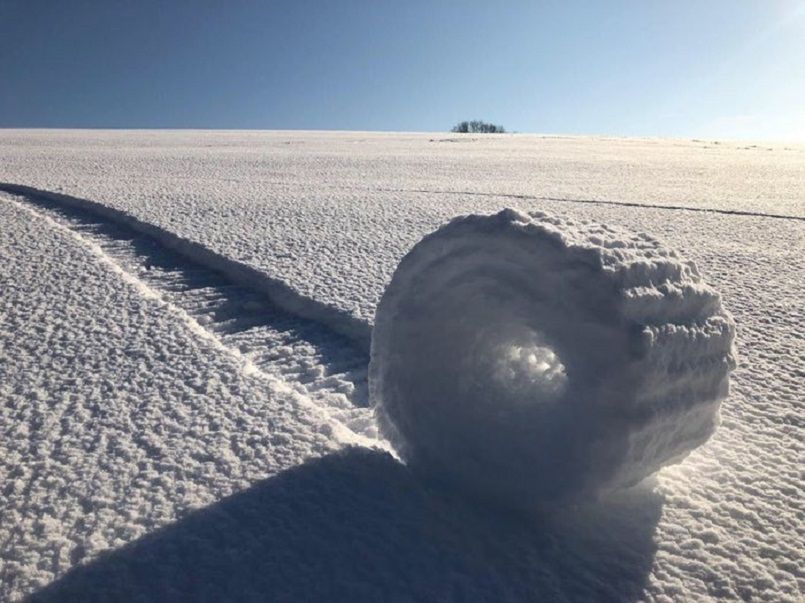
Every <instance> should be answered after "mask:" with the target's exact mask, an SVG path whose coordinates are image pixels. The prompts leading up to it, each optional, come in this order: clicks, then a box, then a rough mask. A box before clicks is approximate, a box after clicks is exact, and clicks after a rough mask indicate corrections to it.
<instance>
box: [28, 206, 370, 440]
mask: <svg viewBox="0 0 805 603" xmlns="http://www.w3.org/2000/svg"><path fill="white" fill-rule="evenodd" d="M16 202H17V203H18V204H20V205H22V206H24V207H26V208H27V209H28V210H29V211H32V212H34V213H36V214H38V215H41V216H43V217H45V218H46V219H49V220H50V221H51V222H53V223H54V225H56V226H58V227H63V228H66V229H67V230H69V231H70V232H71V233H72V234H73V236H75V237H76V238H78V239H80V240H81V241H83V242H84V243H85V244H88V245H90V246H91V247H92V248H93V249H94V250H95V252H96V254H97V255H98V256H100V257H101V259H103V260H105V261H106V262H107V263H109V264H110V265H112V266H113V268H114V269H115V270H116V272H118V273H119V274H120V275H121V276H122V277H123V278H124V279H126V280H127V281H128V282H130V283H131V284H134V285H135V286H136V287H137V288H138V290H140V291H141V292H142V293H143V294H144V295H146V296H149V297H158V298H160V299H162V300H163V301H164V302H166V303H167V304H169V305H171V306H173V307H175V308H177V309H178V310H180V311H181V312H182V313H184V314H185V315H186V316H187V319H188V322H189V323H190V324H191V326H192V327H193V328H194V330H196V331H197V332H199V333H200V334H201V335H203V336H205V337H208V338H212V339H213V340H214V341H216V342H217V343H219V344H220V345H221V346H223V347H224V348H225V349H226V350H227V351H229V352H231V353H234V354H236V355H238V356H242V357H243V358H244V360H245V362H246V366H247V368H248V370H251V371H259V372H261V373H263V374H265V375H268V376H270V377H271V378H275V379H279V380H281V381H282V382H284V383H285V384H287V385H288V386H289V387H290V388H292V389H294V390H295V391H296V392H297V393H299V394H301V395H302V396H304V397H305V398H307V399H310V400H311V401H312V402H313V403H314V404H315V405H316V406H317V407H318V408H320V409H323V410H324V411H325V412H326V413H327V415H328V416H329V417H330V418H331V419H333V420H334V421H336V422H337V423H338V424H339V425H343V426H345V427H347V428H348V430H349V431H351V432H354V433H355V434H356V435H357V440H355V439H354V438H352V437H351V436H349V437H348V438H347V439H350V440H353V441H356V442H357V443H369V444H372V445H376V444H377V442H376V441H375V440H376V437H377V434H376V430H375V424H374V420H373V418H372V414H371V411H370V410H369V409H368V400H367V386H366V378H367V363H368V358H367V356H366V354H365V353H364V351H363V349H362V348H361V347H360V346H358V345H356V344H355V343H354V342H353V341H352V340H349V339H348V338H346V337H345V336H343V335H341V334H338V333H335V332H333V331H331V330H330V329H328V328H326V327H325V326H322V325H321V324H318V323H315V322H313V321H310V320H306V319H304V318H300V317H299V316H295V315H293V314H290V313H288V312H286V311H284V310H282V309H281V308H278V307H277V306H276V305H275V304H273V303H272V301H271V300H270V299H269V298H267V296H266V295H265V293H263V292H261V291H259V290H255V289H251V288H248V287H245V286H243V285H239V284H236V283H234V282H233V281H232V280H230V279H229V278H228V275H227V274H224V273H221V272H217V271H215V270H213V269H210V268H207V267H205V266H203V265H201V264H198V263H196V262H194V261H193V260H191V259H189V258H187V257H185V256H182V255H181V254H179V253H177V252H175V251H172V250H171V249H169V248H166V247H165V246H163V245H162V244H161V243H160V242H159V241H157V240H156V239H154V238H152V237H150V236H148V235H145V234H143V233H140V232H137V231H136V230H134V229H133V228H131V227H129V226H127V225H124V224H116V223H114V222H111V221H103V220H99V217H98V216H96V215H93V214H92V213H91V212H88V211H86V210H82V209H79V208H77V207H71V206H68V205H60V204H59V203H57V202H54V201H52V200H50V199H48V198H45V197H39V196H23V197H17V198H16Z"/></svg>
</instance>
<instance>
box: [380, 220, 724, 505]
mask: <svg viewBox="0 0 805 603" xmlns="http://www.w3.org/2000/svg"><path fill="white" fill-rule="evenodd" d="M734 336H735V324H734V322H733V320H732V318H731V317H730V315H729V314H728V313H727V312H726V311H725V310H724V309H723V308H722V305H721V300H720V297H719V295H718V293H717V292H716V291H714V290H713V289H712V288H711V287H709V286H708V285H706V284H705V283H704V282H703V281H702V279H701V277H700V275H699V272H698V270H697V269H696V266H695V265H694V264H693V263H692V262H688V261H684V260H683V259H681V258H680V257H679V255H677V254H676V253H675V252H673V251H670V250H667V249H665V248H664V247H663V246H662V245H661V244H660V243H659V242H658V241H657V240H655V239H654V238H652V237H650V236H648V235H645V234H632V233H627V232H624V231H621V230H619V229H616V228H611V227H608V226H604V225H599V224H593V223H587V222H575V221H570V220H565V219H558V218H555V217H549V216H547V215H545V214H543V213H533V214H524V213H520V212H517V211H514V210H510V209H507V210H503V211H501V212H500V213H498V214H496V215H492V216H477V215H472V216H465V217H460V218H456V219H454V220H453V221H451V222H450V223H448V224H446V225H445V226H443V227H442V228H440V229H438V230H437V231H436V232H434V233H432V234H430V235H428V236H426V237H425V238H424V239H422V240H421V241H420V242H419V243H418V244H417V245H416V246H415V247H414V248H413V249H412V250H411V251H410V252H409V253H408V255H406V256H405V257H404V258H403V260H402V261H401V262H400V265H399V266H398V267H397V270H396V272H395V273H394V276H393V278H392V279H391V282H390V284H389V286H388V288H387V289H386V291H385V293H384V295H383V298H382V300H381V302H380V304H379V306H378V310H377V316H376V320H375V327H374V331H373V335H372V352H371V363H370V367H369V388H370V396H371V398H372V401H373V404H374V405H375V411H376V414H377V417H378V422H379V425H380V427H381V429H382V431H383V433H384V434H385V435H386V437H388V439H389V440H390V441H391V442H392V444H393V445H394V446H395V448H396V450H397V451H398V452H399V454H400V456H401V457H402V458H403V459H404V460H405V461H406V462H407V463H408V464H409V465H410V466H411V467H412V468H413V469H415V470H416V471H418V472H421V473H424V474H426V475H427V476H431V477H434V478H438V479H440V480H446V481H449V482H452V483H453V485H455V486H458V487H460V488H462V489H464V490H468V491H471V492H473V493H476V494H479V495H480V496H482V497H486V498H489V499H495V500H497V501H501V502H504V503H506V504H509V505H515V506H518V507H525V508H532V507H535V506H539V505H542V504H544V503H546V502H551V503H554V502H557V501H566V502H570V501H577V500H581V499H589V498H596V497H598V496H600V495H602V494H606V493H607V492H610V491H613V490H617V489H620V488H625V487H629V486H632V485H634V484H636V483H638V482H640V481H641V480H642V479H644V478H645V477H647V476H648V475H650V474H652V473H654V472H655V471H657V470H658V469H660V468H661V467H663V466H665V465H669V464H673V463H677V462H679V461H681V460H682V459H683V458H684V457H685V456H687V455H688V454H689V453H690V452H691V451H692V450H693V449H694V448H696V447H697V446H700V445H701V444H702V443H704V442H705V441H706V440H707V439H708V438H709V437H710V435H711V434H712V433H713V431H714V430H715V428H716V426H717V423H718V416H719V406H720V403H721V400H723V399H724V398H725V397H726V396H727V394H728V390H729V374H730V371H731V370H732V369H733V368H734V367H735V353H734V347H733V340H734Z"/></svg>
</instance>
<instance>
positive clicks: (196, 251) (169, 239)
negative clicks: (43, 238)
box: [0, 182, 372, 358]
mask: <svg viewBox="0 0 805 603" xmlns="http://www.w3.org/2000/svg"><path fill="white" fill-rule="evenodd" d="M0 191H3V192H6V193H10V194H12V195H21V196H23V197H25V198H26V199H28V201H30V202H31V203H34V204H36V205H38V206H40V207H41V206H51V207H55V208H59V209H62V210H67V209H72V210H77V211H79V212H84V213H86V214H89V215H91V216H92V219H94V220H97V221H102V222H104V223H109V224H115V225H117V226H119V227H122V228H123V227H125V228H128V229H130V230H131V231H133V232H134V233H137V234H140V235H145V236H147V237H150V238H151V239H153V240H154V241H156V242H158V243H159V245H160V246H161V247H162V248H164V249H165V250H166V251H169V252H172V253H174V254H176V255H177V256H178V257H181V258H184V259H185V260H187V261H189V262H191V263H193V264H195V265H198V267H199V268H204V269H208V270H212V271H215V272H218V273H221V274H223V275H225V277H226V279H227V280H228V281H229V282H230V283H232V284H236V285H241V286H243V287H246V288H248V289H251V290H253V291H255V292H259V293H263V294H265V295H267V296H268V297H269V298H270V300H271V301H272V303H273V304H274V305H275V306H276V307H277V308H279V309H282V310H284V311H286V312H288V313H289V314H291V315H293V316H296V317H298V318H299V319H304V320H308V321H311V322H314V323H317V324H319V325H322V326H323V327H324V328H326V329H328V330H330V331H333V332H335V333H338V334H340V335H343V336H345V337H346V338H348V339H350V340H352V341H353V342H354V344H355V345H356V346H357V347H359V348H361V349H362V350H363V352H364V353H365V355H366V356H367V358H368V355H369V346H370V343H371V339H372V326H371V325H370V324H369V323H368V322H366V321H365V320H361V319H359V318H356V317H354V316H352V315H350V314H349V313H347V312H345V311H343V310H340V309H338V308H335V307H333V306H330V305H327V304H325V303H322V302H320V301H318V300H315V299H313V298H310V297H306V296H304V295H302V294H300V293H298V292H297V291H295V290H294V289H292V288H291V287H289V286H288V285H287V284H286V283H285V282H283V281H282V280H280V279H278V278H274V277H271V276H268V275H267V274H265V273H263V272H261V271H259V270H257V269H255V268H252V267H251V266H249V265H247V264H244V263H242V262H238V261H236V260H233V259H231V258H228V257H226V256H224V255H222V254H220V253H216V252H215V251H212V250H211V249H208V248H207V247H204V246H203V245H200V244H199V243H195V242H193V241H190V240H188V239H185V238H183V237H180V236H178V235H176V234H174V233H172V232H170V231H168V230H166V229H164V228H161V227H159V226H155V225H154V224H150V223H148V222H144V221H142V220H140V219H138V218H136V217H135V216H132V215H130V214H128V213H126V212H124V211H121V210H119V209H115V208H113V207H110V206H107V205H104V204H102V203H98V202H97V201H92V200H90V199H82V198H79V197H73V196H70V195H65V194H62V193H57V192H52V191H46V190H42V189H37V188H34V187H31V186H25V185H21V184H13V183H8V182H0Z"/></svg>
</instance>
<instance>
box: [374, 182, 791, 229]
mask: <svg viewBox="0 0 805 603" xmlns="http://www.w3.org/2000/svg"><path fill="white" fill-rule="evenodd" d="M370 190H377V191H379V192H384V193H424V194H432V195H467V196H471V197H504V198H507V199H517V200H518V201H552V202H556V203H581V204H585V205H614V206H617V207H636V208H641V207H642V208H648V209H667V210H673V211H692V212H699V213H702V212H703V213H714V214H723V215H726V216H754V217H756V218H775V219H778V220H796V221H799V222H805V217H802V216H792V215H788V214H770V213H764V212H756V211H745V210H740V209H718V208H713V207H690V206H688V205H660V204H658V203H635V202H634V201H614V200H609V199H574V198H572V197H546V196H539V195H528V194H520V193H488V192H484V191H452V190H447V189H444V190H442V189H425V188H422V189H418V188H410V189H409V188H380V189H370Z"/></svg>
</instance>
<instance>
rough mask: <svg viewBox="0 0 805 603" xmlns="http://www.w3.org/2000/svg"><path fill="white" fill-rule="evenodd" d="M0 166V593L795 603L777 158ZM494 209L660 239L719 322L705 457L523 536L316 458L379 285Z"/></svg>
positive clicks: (356, 417) (529, 148)
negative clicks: (725, 334)
mask: <svg viewBox="0 0 805 603" xmlns="http://www.w3.org/2000/svg"><path fill="white" fill-rule="evenodd" d="M0 158H2V161H0V182H3V183H5V185H2V187H0V188H4V189H5V190H6V191H13V192H14V195H11V194H8V193H6V194H3V195H2V196H1V197H0V234H2V236H1V237H0V321H1V322H0V342H2V345H1V346H0V358H1V359H2V365H0V388H2V389H0V391H1V392H2V402H1V403H0V434H2V437H0V491H2V493H3V495H2V498H1V499H0V599H4V598H5V599H12V600H14V599H17V598H21V597H24V596H25V595H28V594H32V593H35V592H39V595H40V597H41V598H42V599H47V600H60V597H61V598H63V597H65V596H66V595H67V594H72V595H73V596H75V597H76V598H77V599H80V600H90V599H92V598H98V599H110V598H114V599H116V600H120V599H124V600H138V598H142V599H145V600H156V599H163V600H164V599H166V598H167V599H192V600H199V599H204V598H207V599H209V600H219V599H221V598H229V599H246V600H248V599H250V598H255V597H260V596H273V597H280V598H282V597H285V598H291V599H297V600H302V599H304V598H305V597H307V598H310V597H316V596H318V597H319V598H322V599H325V598H339V597H340V598H351V599H353V600H360V599H368V600H377V599H383V598H386V599H390V598H394V597H396V598H398V599H402V600H406V599H420V600H421V599H426V600H427V599H430V600H442V599H444V598H445V597H447V598H450V597H454V598H460V597H465V598H470V599H472V598H475V599H493V600H507V599H508V600H522V599H534V598H540V596H541V597H542V598H545V599H548V598H550V599H552V600H583V599H589V598H590V597H595V598H603V599H639V598H648V599H655V600H674V599H680V600H681V599H689V600H702V599H707V598H725V599H756V600H791V601H796V600H800V599H801V598H802V590H803V584H802V579H803V578H802V577H803V575H804V574H805V560H804V559H803V550H805V530H803V527H802V521H801V517H802V513H803V511H804V510H805V509H803V502H802V501H803V498H802V486H801V479H800V471H801V468H800V465H801V460H802V458H803V445H802V441H803V434H802V425H801V424H802V413H803V410H802V409H803V397H802V389H803V380H804V379H805V329H804V328H803V324H805V320H804V319H805V310H803V304H802V299H805V197H803V194H804V193H803V186H805V147H803V146H796V145H791V144H760V143H758V144H757V145H755V144H754V143H734V142H720V143H717V142H715V141H662V140H632V139H593V138H560V137H536V136H525V135H522V136H520V135H514V136H508V135H504V136H487V137H472V136H464V137H457V136H451V135H436V134H431V135H428V134H365V133H349V134H345V133H313V132H311V133H289V132H126V131H115V132H107V131H74V132H73V131H46V130H42V131H14V130H6V131H0ZM9 184H11V185H23V186H26V187H30V188H28V189H19V188H17V189H13V187H9V186H6V185H9ZM34 189H35V190H34ZM50 193H60V194H62V195H67V196H68V197H67V198H54V197H52V195H49V194H50ZM74 206H79V209H78V210H75V209H72V210H71V211H72V212H73V213H72V214H71V213H69V212H67V213H65V212H64V211H63V208H64V207H74ZM507 206H508V207H514V208H517V209H521V210H525V211H533V210H542V211H545V212H549V213H552V214H555V215H557V216H561V217H567V218H572V219H592V220H595V221H597V222H602V223H607V224H614V225H619V226H623V227H626V228H628V229H630V230H633V231H645V232H648V233H651V234H652V235H655V236H657V237H659V238H660V239H663V240H664V241H666V242H667V243H668V245H669V246H670V247H673V248H676V249H679V250H680V251H682V252H683V253H684V255H685V256H686V257H688V258H690V259H693V260H695V261H696V263H697V264H698V266H699V268H700V270H701V271H702V273H703V274H704V275H705V277H706V279H707V280H708V282H710V283H711V284H713V285H714V286H715V287H716V288H717V289H719V290H720V291H721V293H722V295H723V298H724V302H725V305H726V307H727V308H728V309H729V310H730V311H731V312H732V313H733V314H734V316H735V319H736V321H737V324H738V346H739V352H740V367H739V368H738V370H737V371H736V372H735V373H734V376H733V390H732V394H731V396H730V398H729V399H728V400H727V401H726V402H725V403H724V406H723V411H722V425H721V427H720V428H719V430H718V432H717V433H716V435H715V436H714V438H713V439H712V440H711V441H710V442H709V443H708V444H706V445H705V446H704V447H703V448H701V449H699V450H698V451H696V452H695V453H694V454H693V455H692V456H691V457H689V458H688V459H687V460H686V461H685V462H684V463H683V464H681V465H679V466H677V467H674V468H671V469H666V470H663V471H662V472H661V473H660V474H659V477H658V478H657V480H656V481H654V482H652V483H650V484H645V485H644V486H641V487H640V488H638V489H636V490H635V491H634V492H630V493H628V494H626V495H624V496H623V497H620V498H618V499H617V500H613V501H607V502H606V503H604V504H601V505H597V506H595V507H592V508H583V509H570V510H563V511H562V512H561V513H559V514H558V515H557V516H555V517H551V518H544V517H543V518H539V519H534V518H524V517H511V516H504V515H503V514H501V513H500V512H498V511H495V510H490V509H482V508H478V507H475V506H473V505H472V504H471V503H467V502H464V501H460V500H455V499H453V498H452V497H451V496H452V495H450V494H449V493H444V492H440V491H438V490H434V489H433V488H431V487H430V486H425V485H423V484H419V483H417V482H416V481H415V480H413V478H411V477H410V476H409V475H408V474H407V472H406V471H405V469H404V468H403V467H402V466H401V465H400V464H399V463H397V461H394V460H393V459H392V457H390V456H389V455H387V454H386V453H385V452H382V451H380V450H376V451H369V450H368V449H366V448H365V447H360V448H347V449H344V448H343V447H344V446H345V445H347V444H357V445H366V444H367V443H370V442H371V440H372V438H373V437H375V433H374V431H373V425H372V422H371V416H370V411H369V410H368V409H366V408H365V406H366V396H365V391H364V390H363V389H362V388H363V387H364V385H363V381H364V379H365V372H362V371H365V368H366V367H365V362H366V355H367V352H368V348H367V346H368V338H369V335H370V333H371V325H372V322H373V317H374V311H375V307H376V305H377V302H378V300H379V298H380V296H381V295H382V293H383V290H384V288H385V285H386V283H387V282H388V280H389V278H390V276H391V273H392V272H393V270H394V268H395V267H396V265H397V263H398V261H399V259H400V258H401V257H402V256H403V255H404V254H405V252H406V251H407V250H408V249H410V248H411V247H412V246H413V245H414V244H415V243H416V242H417V241H418V240H419V239H420V238H421V237H422V236H423V235H424V234H426V233H427V232H430V231H432V230H433V229H434V228H436V227H437V226H438V225H439V224H441V223H443V222H445V221H446V220H448V219H449V218H451V217H453V216H455V215H459V214H466V213H474V212H480V213H491V212H493V211H496V210H499V209H500V208H502V207H507ZM93 220H94V222H93ZM121 225H123V226H121ZM121 228H122V230H121ZM116 229H117V230H116ZM142 231H146V232H147V233H148V234H149V235H150V236H151V237H153V238H152V239H148V238H147V237H146V238H141V232H142ZM127 241H128V242H127ZM148 245H150V246H151V247H150V248H148V249H146V247H147V246H148ZM149 249H150V250H149ZM182 254H184V255H185V256H186V255H190V256H191V258H190V259H188V258H187V257H183V255H182ZM210 267H213V268H216V269H217V270H219V271H222V272H223V274H220V275H218V276H219V277H220V278H221V279H222V280H221V281H220V282H218V281H216V280H215V279H216V278H217V277H216V275H215V274H214V273H210V272H209V268H210ZM266 294H270V295H271V296H272V297H273V299H274V302H275V304H278V305H279V308H277V307H275V306H272V305H271V304H268V306H267V307H266V308H263V307H262V306H261V300H262V299H263V296H265V295H266ZM381 444H382V442H381ZM337 450H341V452H336V451H337ZM235 492H237V494H235V495H234V496H232V497H229V498H226V497H227V496H228V495H230V494H232V493H235ZM191 509H198V511H196V512H194V513H189V511H190V510H191ZM104 551H106V552H109V554H102V553H103V552H104ZM76 565H80V569H78V570H75V571H72V572H69V573H67V572H68V570H70V568H71V567H73V566H76ZM59 578H61V579H60V580H57V579H59ZM54 580H57V581H56V582H55V583H54V582H53V581H54ZM51 583H52V584H51ZM48 584H51V585H50V586H49V587H47V588H45V587H46V586H47V585H48ZM43 588H44V590H41V589H43Z"/></svg>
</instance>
